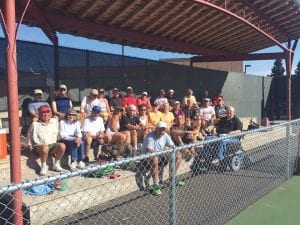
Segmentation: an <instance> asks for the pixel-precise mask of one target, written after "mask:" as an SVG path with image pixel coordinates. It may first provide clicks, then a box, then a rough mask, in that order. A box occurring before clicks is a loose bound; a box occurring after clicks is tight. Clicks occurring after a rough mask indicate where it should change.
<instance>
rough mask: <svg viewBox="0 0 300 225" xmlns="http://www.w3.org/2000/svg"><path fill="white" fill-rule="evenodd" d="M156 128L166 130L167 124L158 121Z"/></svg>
mask: <svg viewBox="0 0 300 225" xmlns="http://www.w3.org/2000/svg"><path fill="white" fill-rule="evenodd" d="M156 127H157V128H167V124H166V123H165V122H163V121H160V122H159V123H158V124H157V125H156Z"/></svg>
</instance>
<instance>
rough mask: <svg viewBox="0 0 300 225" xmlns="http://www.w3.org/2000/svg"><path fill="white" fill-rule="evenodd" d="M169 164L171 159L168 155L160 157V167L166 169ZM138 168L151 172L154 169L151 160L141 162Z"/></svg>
mask: <svg viewBox="0 0 300 225" xmlns="http://www.w3.org/2000/svg"><path fill="white" fill-rule="evenodd" d="M168 163H169V157H168V156H167V155H160V156H158V167H161V168H162V167H165V166H167V165H168ZM136 167H137V168H138V169H139V170H147V171H149V170H150V169H151V167H152V163H151V158H147V159H143V160H142V161H141V162H139V163H138V164H137V165H136Z"/></svg>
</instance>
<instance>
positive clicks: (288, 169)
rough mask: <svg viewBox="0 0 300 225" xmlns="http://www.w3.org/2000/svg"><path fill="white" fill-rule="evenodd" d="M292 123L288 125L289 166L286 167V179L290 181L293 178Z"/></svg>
mask: <svg viewBox="0 0 300 225" xmlns="http://www.w3.org/2000/svg"><path fill="white" fill-rule="evenodd" d="M291 129H292V126H291V122H290V121H289V123H288V124H287V125H286V142H287V144H286V145H287V146H286V150H287V165H286V167H287V168H286V179H287V180H288V179H290V177H291V154H292V153H291V151H292V148H291V134H292V132H291Z"/></svg>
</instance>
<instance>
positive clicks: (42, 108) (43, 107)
mask: <svg viewBox="0 0 300 225" xmlns="http://www.w3.org/2000/svg"><path fill="white" fill-rule="evenodd" d="M38 111H39V113H43V112H46V111H50V108H49V106H47V105H42V106H40V107H39V108H38Z"/></svg>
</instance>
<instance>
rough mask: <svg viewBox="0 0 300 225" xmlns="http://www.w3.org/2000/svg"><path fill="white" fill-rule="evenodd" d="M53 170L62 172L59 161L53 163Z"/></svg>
mask: <svg viewBox="0 0 300 225" xmlns="http://www.w3.org/2000/svg"><path fill="white" fill-rule="evenodd" d="M53 171H56V172H62V171H64V169H63V168H62V167H61V165H60V164H59V163H55V164H54V166H53Z"/></svg>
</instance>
